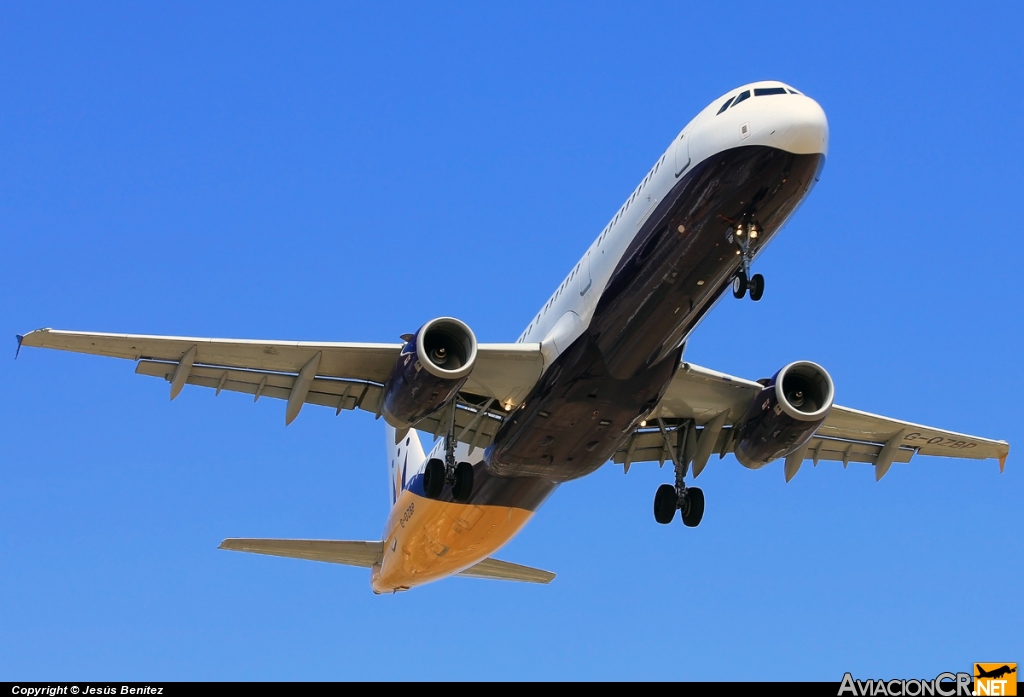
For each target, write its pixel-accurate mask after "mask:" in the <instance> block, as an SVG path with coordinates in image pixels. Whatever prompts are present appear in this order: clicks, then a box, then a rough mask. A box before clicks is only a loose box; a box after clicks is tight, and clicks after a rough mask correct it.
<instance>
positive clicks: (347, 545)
mask: <svg viewBox="0 0 1024 697" xmlns="http://www.w3.org/2000/svg"><path fill="white" fill-rule="evenodd" d="M220 548H221V549H230V550H234V551H236V552H252V553H253V554H270V555H273V556H275V557H292V558H293V559H310V560H312V561H327V562H331V563H332V564H345V565H347V566H364V567H367V568H369V567H371V566H373V565H374V564H377V563H379V562H380V559H381V556H382V555H383V552H384V543H383V542H363V541H361V540H258V539H240V538H229V539H227V540H224V541H223V542H221V543H220Z"/></svg>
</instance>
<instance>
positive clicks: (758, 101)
mask: <svg viewBox="0 0 1024 697" xmlns="http://www.w3.org/2000/svg"><path fill="white" fill-rule="evenodd" d="M723 105H726V106H725V108H724V109H723ZM827 150H828V123H827V120H826V118H825V114H824V112H823V110H822V109H821V107H820V106H819V105H818V104H817V102H815V101H814V100H813V99H810V98H809V97H806V96H804V95H802V94H800V93H798V92H796V91H795V90H793V89H792V88H789V87H788V86H787V85H784V84H783V83H779V82H758V83H752V84H750V85H745V86H743V87H740V88H737V89H735V90H731V91H730V92H729V93H727V94H726V95H723V96H722V97H721V98H719V99H717V100H715V101H714V102H712V103H711V104H709V105H708V106H707V107H706V108H705V109H704V110H703V111H701V112H700V113H699V114H698V115H697V116H696V117H695V118H694V119H693V120H691V121H690V122H689V123H688V124H687V125H686V127H685V128H683V130H682V131H681V132H680V134H679V135H678V136H677V137H676V138H674V139H673V141H672V143H671V144H670V145H669V147H668V149H667V150H666V151H665V152H664V153H663V154H662V155H661V156H660V157H659V158H658V159H657V160H656V162H655V164H654V166H652V167H651V170H650V171H649V172H648V174H647V175H646V176H645V177H644V178H643V180H642V181H641V183H640V184H639V185H638V186H637V188H636V190H635V191H634V192H633V193H632V194H631V195H630V197H629V198H628V199H627V201H626V202H625V203H624V204H623V205H622V207H621V208H620V209H619V210H618V211H617V212H616V214H615V215H614V216H613V217H612V219H611V220H610V221H609V223H608V225H607V226H606V227H605V228H604V229H603V230H602V231H601V233H600V234H599V235H598V236H597V238H596V239H595V240H594V242H593V243H592V244H591V245H590V248H589V249H587V251H586V253H585V254H584V255H583V257H582V258H581V259H580V261H579V262H578V263H577V264H576V265H575V266H574V267H573V268H572V270H571V271H570V272H569V273H568V275H567V276H566V278H565V280H564V281H563V282H562V283H561V284H560V285H559V286H558V288H557V289H556V290H555V292H554V294H553V295H552V296H551V298H550V299H549V300H548V301H547V302H546V303H545V304H544V306H543V307H542V308H541V310H540V311H539V312H538V313H537V315H536V317H534V318H533V320H532V321H531V322H530V323H529V325H528V326H527V327H526V329H525V330H524V331H523V333H522V334H521V335H520V337H519V339H518V341H519V342H523V343H539V344H540V345H541V348H542V352H543V355H544V372H543V375H542V377H541V379H540V380H539V382H538V383H537V385H536V386H535V387H534V388H533V389H532V391H531V392H530V394H528V395H522V396H521V400H520V401H519V402H518V403H516V404H515V405H514V409H513V413H512V414H510V416H509V418H508V419H506V421H505V422H504V424H503V425H502V426H501V428H500V430H499V431H498V433H497V435H496V436H495V439H494V443H493V444H492V445H491V446H489V447H488V448H487V449H486V450H485V451H480V450H476V451H475V458H471V452H470V451H471V448H470V446H467V445H464V444H460V445H459V446H458V449H457V458H458V459H459V460H460V461H461V460H466V461H469V462H471V464H472V465H473V470H474V485H473V491H472V495H471V496H470V498H469V500H468V501H466V502H463V503H457V502H455V501H454V500H453V499H452V496H451V494H450V491H448V490H447V489H446V490H445V492H444V494H442V496H440V497H439V498H437V499H430V498H426V497H425V496H424V489H423V472H424V467H425V465H426V463H427V461H428V460H429V459H430V457H428V456H427V455H426V454H425V453H424V452H423V449H422V446H421V445H420V442H419V440H418V437H417V436H416V435H415V433H410V434H408V435H406V436H405V437H404V438H402V439H400V441H399V442H398V443H397V444H396V443H395V431H394V429H393V428H391V427H390V426H389V427H388V433H387V439H388V448H389V461H390V462H389V465H390V474H391V486H392V492H391V493H392V503H393V506H392V510H391V514H390V516H389V518H388V521H387V525H386V527H385V530H384V538H383V541H384V555H383V558H382V561H381V563H380V564H379V566H375V567H374V569H373V574H372V587H373V590H374V591H375V592H377V593H383V592H393V591H396V590H405V589H408V588H410V587H412V586H414V585H419V584H422V583H426V582H429V581H433V580H437V579H439V578H443V577H445V576H449V575H452V574H454V573H458V572H459V571H462V570H464V569H467V568H469V567H471V566H473V565H474V564H476V563H478V562H480V561H481V560H483V559H486V558H488V557H490V556H491V555H492V554H493V553H494V552H495V551H496V550H497V549H499V548H500V547H501V546H503V545H504V544H505V543H506V542H508V541H509V540H510V539H511V538H512V537H513V536H514V535H515V534H516V533H517V532H518V531H519V530H520V529H521V528H522V527H523V525H525V524H526V522H527V521H528V520H529V519H530V518H531V517H532V515H533V513H534V512H535V511H536V510H537V508H538V507H539V506H540V505H541V503H543V501H544V500H545V499H546V498H547V496H548V495H550V494H551V492H552V491H553V490H554V489H555V488H556V487H557V486H558V484H560V483H562V482H564V481H568V480H570V479H575V478H578V477H581V476H584V475H586V474H589V473H590V472H593V471H594V470H596V469H597V468H598V467H600V466H601V465H602V464H604V463H605V462H607V461H608V460H609V458H610V457H611V456H612V454H613V453H614V452H615V451H616V450H617V449H618V448H619V447H620V446H621V445H622V443H623V441H624V440H625V439H626V438H628V437H629V435H630V434H631V433H632V432H633V430H634V429H635V428H636V426H637V425H638V424H639V423H640V422H641V421H642V420H643V419H645V418H646V416H647V415H648V414H650V412H651V411H652V409H653V408H654V407H655V405H657V403H658V401H659V399H660V398H661V396H662V395H663V394H664V392H665V389H666V388H667V386H668V384H669V382H670V381H671V380H672V377H673V375H674V374H675V371H676V369H677V368H678V367H679V363H680V356H681V352H682V347H683V343H684V342H685V340H686V338H687V336H689V334H690V333H691V332H692V331H693V329H694V327H696V325H697V324H698V323H699V321H700V320H701V318H702V317H703V316H704V315H705V314H706V313H707V312H708V310H710V309H711V307H713V305H714V304H715V302H717V301H718V299H719V298H721V297H722V295H723V294H724V293H726V291H727V290H728V289H729V286H730V284H731V283H732V282H733V279H734V278H735V277H736V276H737V274H738V272H740V271H741V270H743V265H744V260H745V259H747V260H752V259H754V258H756V256H757V254H758V253H759V252H760V251H761V250H762V249H763V248H764V246H765V245H766V244H767V243H768V242H769V241H770V240H771V239H772V237H773V236H774V235H775V233H776V232H778V231H779V229H781V228H782V226H783V225H784V224H785V222H786V220H787V219H788V218H789V216H790V215H792V213H793V212H794V211H795V210H796V209H797V207H798V206H799V205H800V203H801V202H802V200H803V199H804V197H806V195H807V194H808V192H809V191H810V189H811V187H812V186H813V185H814V183H815V182H816V181H817V177H818V174H819V172H820V170H821V167H822V166H823V164H824V161H825V156H826V154H827ZM751 230H753V231H754V235H750V231H751ZM744 234H745V235H746V236H745V237H744ZM741 248H743V249H745V250H746V252H745V253H744V254H741ZM509 406H512V405H511V404H510V405H509ZM443 446H444V441H443V440H441V441H439V442H438V444H437V446H436V447H435V448H434V453H432V455H431V456H439V454H440V452H441V450H442V449H443Z"/></svg>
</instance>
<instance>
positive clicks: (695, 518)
mask: <svg viewBox="0 0 1024 697" xmlns="http://www.w3.org/2000/svg"><path fill="white" fill-rule="evenodd" d="M686 498H687V503H686V506H685V507H684V508H683V516H682V518H683V525H685V526H686V527H688V528H695V527H697V526H698V525H700V521H701V519H702V518H704V492H703V491H701V490H700V489H698V488H696V487H693V486H691V487H690V488H689V489H687V490H686Z"/></svg>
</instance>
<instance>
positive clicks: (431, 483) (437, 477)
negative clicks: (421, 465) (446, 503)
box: [423, 458, 444, 499]
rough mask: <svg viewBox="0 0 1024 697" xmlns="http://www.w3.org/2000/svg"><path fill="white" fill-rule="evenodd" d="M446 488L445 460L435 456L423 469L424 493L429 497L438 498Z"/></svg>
mask: <svg viewBox="0 0 1024 697" xmlns="http://www.w3.org/2000/svg"><path fill="white" fill-rule="evenodd" d="M443 489H444V462H442V461H441V460H438V459H437V458H434V459H433V460H431V461H430V462H428V463H427V467H426V469H424V470H423V495H424V496H426V497H427V498H428V499H437V498H440V496H441V491H442V490H443Z"/></svg>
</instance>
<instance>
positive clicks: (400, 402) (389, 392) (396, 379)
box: [381, 317, 476, 428]
mask: <svg viewBox="0 0 1024 697" xmlns="http://www.w3.org/2000/svg"><path fill="white" fill-rule="evenodd" d="M402 338H403V339H406V342H405V346H403V347H402V352H401V354H399V356H398V360H397V361H396V362H395V367H394V368H393V369H392V370H391V377H390V378H388V381H387V383H385V385H384V401H383V404H382V405H381V415H382V416H383V417H384V419H385V420H386V421H387V422H388V423H389V424H391V425H392V426H394V427H395V428H410V427H411V426H412V425H413V424H415V423H416V422H418V421H419V420H420V419H423V418H424V417H427V416H430V415H431V414H433V413H434V412H436V411H437V410H438V409H440V408H441V407H443V406H444V405H445V404H448V403H449V402H450V401H451V400H452V399H454V398H455V395H457V394H458V392H459V390H460V389H461V388H462V385H463V384H465V382H466V379H467V378H468V377H469V374H470V372H472V370H473V366H474V365H475V364H476V336H474V335H473V332H472V330H470V328H469V327H468V326H466V324H465V323H464V322H461V321H459V320H457V319H455V318H453V317H439V318H437V319H433V320H430V321H429V322H427V323H426V324H424V325H423V326H422V327H420V329H419V331H418V332H416V334H414V335H413V336H409V335H405V336H403V337H402Z"/></svg>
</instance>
